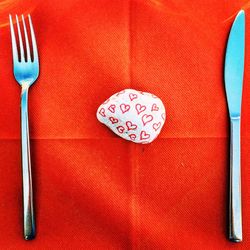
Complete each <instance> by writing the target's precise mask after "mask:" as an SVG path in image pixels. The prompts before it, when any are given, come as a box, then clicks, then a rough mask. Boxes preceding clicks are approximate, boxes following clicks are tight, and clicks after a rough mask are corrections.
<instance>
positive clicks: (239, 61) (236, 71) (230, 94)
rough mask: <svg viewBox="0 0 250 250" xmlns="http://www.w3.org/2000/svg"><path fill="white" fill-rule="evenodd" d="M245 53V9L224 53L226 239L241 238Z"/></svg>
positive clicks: (237, 17) (237, 240)
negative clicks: (227, 126)
mask: <svg viewBox="0 0 250 250" xmlns="http://www.w3.org/2000/svg"><path fill="white" fill-rule="evenodd" d="M244 53H245V12H244V11H243V10H241V11H240V12H239V13H238V15H237V16H236V18H235V21H234V23H233V26H232V28H231V31H230V35H229V38H228V43H227V49H226V57H225V72H224V78H225V87H226V95H227V102H228V110H229V116H230V126H231V132H230V134H231V139H230V190H229V239H230V240H232V241H235V242H240V241H242V215H241V157H240V152H241V151H240V121H241V99H242V86H243V74H244Z"/></svg>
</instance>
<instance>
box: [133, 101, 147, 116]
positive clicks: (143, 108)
mask: <svg viewBox="0 0 250 250" xmlns="http://www.w3.org/2000/svg"><path fill="white" fill-rule="evenodd" d="M135 109H136V111H137V114H138V115H139V114H140V113H142V112H144V111H145V110H146V109H147V107H146V106H145V105H141V104H140V103H137V104H136V105H135Z"/></svg>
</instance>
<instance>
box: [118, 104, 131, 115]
mask: <svg viewBox="0 0 250 250" xmlns="http://www.w3.org/2000/svg"><path fill="white" fill-rule="evenodd" d="M120 110H121V111H122V113H123V114H124V113H126V112H128V111H129V110H130V105H129V104H125V103H122V104H121V105H120Z"/></svg>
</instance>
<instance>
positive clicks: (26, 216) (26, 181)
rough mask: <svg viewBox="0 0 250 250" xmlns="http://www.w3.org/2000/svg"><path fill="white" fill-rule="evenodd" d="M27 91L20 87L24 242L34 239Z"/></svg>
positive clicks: (24, 87) (25, 88)
mask: <svg viewBox="0 0 250 250" xmlns="http://www.w3.org/2000/svg"><path fill="white" fill-rule="evenodd" d="M28 91H29V87H27V86H23V87H22V94H21V137H22V177H23V223H24V224H23V227H24V238H25V240H31V239H33V238H34V237H35V217H34V206H33V189H32V176H31V161H30V141H29V120H28Z"/></svg>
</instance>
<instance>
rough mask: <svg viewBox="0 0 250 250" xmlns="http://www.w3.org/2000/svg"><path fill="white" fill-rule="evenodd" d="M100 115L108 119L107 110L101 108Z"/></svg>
mask: <svg viewBox="0 0 250 250" xmlns="http://www.w3.org/2000/svg"><path fill="white" fill-rule="evenodd" d="M99 114H100V115H101V116H102V117H106V115H105V109H104V108H101V109H100V110H99Z"/></svg>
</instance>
